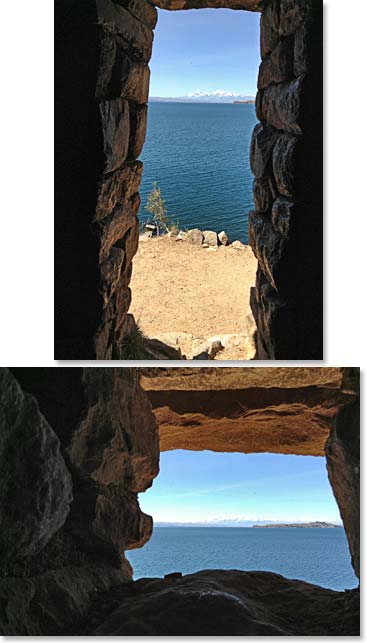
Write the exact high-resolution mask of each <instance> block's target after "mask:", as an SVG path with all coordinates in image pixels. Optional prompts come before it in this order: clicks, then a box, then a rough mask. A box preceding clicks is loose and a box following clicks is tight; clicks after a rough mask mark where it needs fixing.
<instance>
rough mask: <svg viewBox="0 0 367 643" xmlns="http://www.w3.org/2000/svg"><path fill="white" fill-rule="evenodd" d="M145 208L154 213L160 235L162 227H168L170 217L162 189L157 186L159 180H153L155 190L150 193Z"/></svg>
mask: <svg viewBox="0 0 367 643" xmlns="http://www.w3.org/2000/svg"><path fill="white" fill-rule="evenodd" d="M144 208H145V210H147V211H148V212H150V214H152V215H153V221H154V223H155V224H156V226H157V234H158V236H159V228H160V227H161V228H163V229H165V230H167V229H168V222H169V217H168V213H167V208H166V204H165V201H164V199H163V197H162V195H161V189H160V188H159V187H158V186H157V181H154V182H153V190H152V191H151V192H150V193H149V194H148V201H147V204H146V205H145V206H144Z"/></svg>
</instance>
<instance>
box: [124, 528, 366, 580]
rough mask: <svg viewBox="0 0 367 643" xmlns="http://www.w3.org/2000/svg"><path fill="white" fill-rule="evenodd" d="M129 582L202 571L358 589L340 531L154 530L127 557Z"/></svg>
mask: <svg viewBox="0 0 367 643" xmlns="http://www.w3.org/2000/svg"><path fill="white" fill-rule="evenodd" d="M127 557H128V559H129V560H130V562H131V564H132V566H133V568H134V578H135V579H137V578H141V577H152V576H153V577H157V576H163V575H164V574H168V573H170V572H176V571H180V572H182V573H183V574H190V573H193V572H196V571H199V570H201V569H239V570H263V571H271V572H276V573H278V574H282V575H283V576H287V577H288V578H298V579H301V580H305V581H308V582H309V583H315V584H317V585H321V586H322V587H328V588H331V589H335V590H344V589H351V588H353V587H357V585H358V582H357V579H356V577H355V575H354V572H353V569H352V566H351V562H350V554H349V550H348V544H347V539H346V536H345V532H344V529H342V528H337V529H318V528H313V529H297V528H293V529H292V528H289V529H276V528H271V529H252V528H237V527H236V528H230V527H225V528H223V527H218V528H217V527H213V528H212V527H211V528H205V527H155V528H154V532H153V535H152V538H151V540H150V541H149V542H148V543H147V544H146V545H144V547H143V548H142V549H136V550H132V551H129V552H127Z"/></svg>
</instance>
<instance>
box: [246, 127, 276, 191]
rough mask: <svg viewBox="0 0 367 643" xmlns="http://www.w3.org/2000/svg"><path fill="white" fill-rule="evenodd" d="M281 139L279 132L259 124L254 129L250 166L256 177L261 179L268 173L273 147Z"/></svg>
mask: <svg viewBox="0 0 367 643" xmlns="http://www.w3.org/2000/svg"><path fill="white" fill-rule="evenodd" d="M278 137H279V132H277V131H276V130H274V129H272V128H271V127H266V126H264V125H263V124H262V123H259V124H258V125H256V127H255V128H254V131H253V134H252V138H251V148H250V166H251V171H252V173H253V174H254V176H255V177H256V178H257V179H259V178H261V177H262V176H264V174H266V173H267V169H268V166H269V165H270V164H271V158H272V151H273V147H274V145H275V143H276V141H277V139H278Z"/></svg>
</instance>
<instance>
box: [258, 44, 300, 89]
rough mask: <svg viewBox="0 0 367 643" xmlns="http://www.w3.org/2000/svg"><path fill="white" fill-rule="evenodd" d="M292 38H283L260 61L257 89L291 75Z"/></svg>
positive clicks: (283, 79)
mask: <svg viewBox="0 0 367 643" xmlns="http://www.w3.org/2000/svg"><path fill="white" fill-rule="evenodd" d="M293 50H294V46H293V39H290V38H283V39H282V40H280V42H278V44H277V45H276V46H275V48H274V49H273V51H272V52H271V53H270V54H269V55H268V56H267V58H265V60H263V61H262V63H261V65H260V68H259V76H258V81H257V86H258V89H264V88H265V87H267V86H268V85H270V84H271V83H281V82H283V81H285V80H289V79H290V78H292V77H293Z"/></svg>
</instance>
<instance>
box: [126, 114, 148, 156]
mask: <svg viewBox="0 0 367 643" xmlns="http://www.w3.org/2000/svg"><path fill="white" fill-rule="evenodd" d="M147 110H148V108H147V106H146V105H139V106H136V107H135V109H134V110H133V111H132V113H131V133H130V147H129V156H130V158H131V159H136V158H137V157H138V156H139V154H140V153H141V151H142V149H143V145H144V141H145V136H146V132H147Z"/></svg>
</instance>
